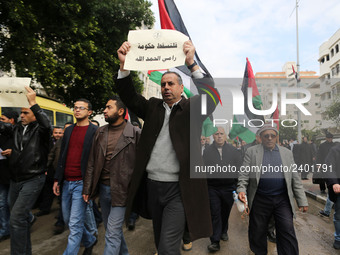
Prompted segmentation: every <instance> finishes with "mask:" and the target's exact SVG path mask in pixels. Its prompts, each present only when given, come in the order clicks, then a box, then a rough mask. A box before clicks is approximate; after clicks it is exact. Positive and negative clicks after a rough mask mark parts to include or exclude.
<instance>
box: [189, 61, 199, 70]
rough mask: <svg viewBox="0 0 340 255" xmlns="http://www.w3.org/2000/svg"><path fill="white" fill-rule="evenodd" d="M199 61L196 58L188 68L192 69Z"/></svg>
mask: <svg viewBox="0 0 340 255" xmlns="http://www.w3.org/2000/svg"><path fill="white" fill-rule="evenodd" d="M196 65H197V63H196V61H195V60H194V63H192V64H191V65H190V66H188V69H189V70H191V69H192V68H193V67H194V66H196Z"/></svg>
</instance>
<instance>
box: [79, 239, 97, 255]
mask: <svg viewBox="0 0 340 255" xmlns="http://www.w3.org/2000/svg"><path fill="white" fill-rule="evenodd" d="M97 242H98V239H97V238H96V241H94V243H93V244H92V245H91V246H90V247H87V248H85V250H84V252H83V255H92V250H93V247H94V246H95V245H96V244H97Z"/></svg>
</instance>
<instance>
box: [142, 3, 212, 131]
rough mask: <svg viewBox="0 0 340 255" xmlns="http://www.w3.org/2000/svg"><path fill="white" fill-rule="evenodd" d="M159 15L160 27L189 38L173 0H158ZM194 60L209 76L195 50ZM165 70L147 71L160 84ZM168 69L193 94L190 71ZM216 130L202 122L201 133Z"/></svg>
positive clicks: (209, 124) (189, 93) (189, 94)
mask: <svg viewBox="0 0 340 255" xmlns="http://www.w3.org/2000/svg"><path fill="white" fill-rule="evenodd" d="M158 7H159V15H160V21H161V28H162V29H172V30H177V31H179V32H181V33H183V34H185V35H187V36H188V37H189V38H190V35H189V33H188V31H187V29H186V27H185V25H184V23H183V20H182V17H181V14H180V13H179V11H178V9H177V6H176V4H175V3H174V1H173V0H158ZM195 61H196V63H197V65H198V66H199V67H200V69H201V71H202V72H203V73H205V74H206V76H208V77H211V75H210V73H209V71H208V70H207V68H206V67H205V66H204V65H203V63H202V62H201V60H200V58H199V57H198V55H197V50H196V52H195ZM165 71H166V70H152V71H149V72H148V76H149V78H150V80H152V81H153V82H155V83H157V84H159V85H160V80H161V77H162V74H163V73H164V72H165ZM170 71H175V72H177V73H179V74H180V75H181V77H182V80H183V84H184V93H185V95H186V96H187V97H188V98H189V97H191V96H193V95H194V94H193V93H192V92H191V91H190V79H191V71H190V70H189V69H188V68H187V67H186V66H185V65H183V66H178V67H176V68H172V69H170ZM216 131H217V128H214V127H212V122H211V120H210V119H209V118H207V120H206V121H205V122H204V123H203V130H202V135H204V136H210V135H212V134H214V133H215V132H216Z"/></svg>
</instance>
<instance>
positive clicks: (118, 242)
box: [99, 184, 129, 255]
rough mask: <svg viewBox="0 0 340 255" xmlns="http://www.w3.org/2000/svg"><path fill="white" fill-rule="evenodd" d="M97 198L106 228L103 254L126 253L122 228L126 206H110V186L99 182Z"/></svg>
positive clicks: (124, 254)
mask: <svg viewBox="0 0 340 255" xmlns="http://www.w3.org/2000/svg"><path fill="white" fill-rule="evenodd" d="M99 200H100V205H101V208H102V216H103V222H104V227H105V230H106V232H105V248H104V255H109V254H110V255H118V254H119V255H128V254H129V252H128V249H127V245H126V242H125V239H124V235H123V229H122V226H123V223H124V215H125V209H126V207H119V206H111V192H110V186H107V185H104V184H100V195H99Z"/></svg>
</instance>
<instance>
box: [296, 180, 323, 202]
mask: <svg viewBox="0 0 340 255" xmlns="http://www.w3.org/2000/svg"><path fill="white" fill-rule="evenodd" d="M312 177H313V175H312V174H308V180H301V182H302V185H303V187H304V188H305V192H306V196H308V197H310V198H313V199H314V200H316V201H318V202H320V203H322V204H325V203H326V200H327V191H328V190H327V189H326V193H325V194H321V192H320V187H319V184H313V182H312Z"/></svg>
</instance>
